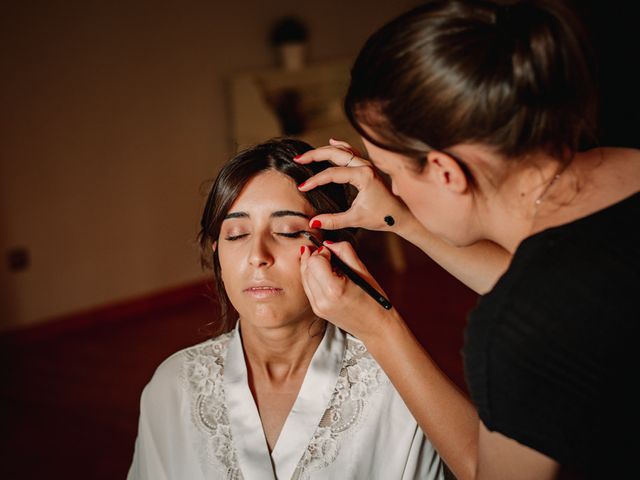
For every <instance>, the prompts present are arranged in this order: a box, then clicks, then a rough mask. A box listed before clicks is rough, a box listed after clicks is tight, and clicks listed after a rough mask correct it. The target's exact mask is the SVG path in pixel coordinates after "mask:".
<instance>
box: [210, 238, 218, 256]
mask: <svg viewBox="0 0 640 480" xmlns="http://www.w3.org/2000/svg"><path fill="white" fill-rule="evenodd" d="M217 248H218V241H217V240H216V241H215V242H213V243H212V244H211V250H213V253H216V249H217Z"/></svg>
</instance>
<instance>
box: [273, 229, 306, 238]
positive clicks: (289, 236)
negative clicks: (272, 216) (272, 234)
mask: <svg viewBox="0 0 640 480" xmlns="http://www.w3.org/2000/svg"><path fill="white" fill-rule="evenodd" d="M304 232H305V230H298V231H297V232H291V233H285V232H276V235H280V236H282V237H286V238H300V236H301V235H302V234H303V233H304Z"/></svg>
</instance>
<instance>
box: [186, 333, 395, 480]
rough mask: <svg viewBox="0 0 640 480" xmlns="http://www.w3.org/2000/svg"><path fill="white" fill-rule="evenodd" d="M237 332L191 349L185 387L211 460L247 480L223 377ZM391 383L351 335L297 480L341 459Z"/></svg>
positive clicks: (236, 477)
mask: <svg viewBox="0 0 640 480" xmlns="http://www.w3.org/2000/svg"><path fill="white" fill-rule="evenodd" d="M232 335H234V332H233V331H232V332H229V333H226V334H224V335H220V336H219V337H217V338H215V339H213V340H210V341H208V342H205V343H204V344H201V345H197V346H195V347H193V348H190V349H188V350H186V351H185V356H186V360H185V363H184V366H183V385H184V387H185V388H186V389H187V390H188V391H189V393H190V396H191V399H192V402H191V403H192V404H191V417H192V420H193V422H194V424H195V425H196V427H197V428H198V429H199V430H200V431H202V432H204V433H205V434H207V435H208V437H209V442H208V444H207V447H206V453H205V454H206V458H207V459H208V461H209V462H211V463H212V464H214V465H216V466H217V467H219V469H220V471H221V472H223V473H224V474H225V476H226V478H227V479H229V480H242V478H243V477H242V471H241V470H240V466H239V464H238V455H237V452H236V450H235V448H234V446H233V439H232V437H231V428H230V425H229V416H228V414H227V407H226V402H225V396H224V388H223V382H222V375H223V373H224V355H225V352H226V349H227V345H228V343H229V340H230V339H231V337H232ZM388 382H389V380H388V378H387V376H386V375H385V374H384V372H383V371H382V369H381V368H380V366H379V365H378V364H377V363H376V361H375V360H373V358H372V357H371V355H370V354H369V352H368V351H367V349H366V348H365V346H364V345H363V344H362V343H361V342H360V341H357V340H353V339H348V340H347V346H346V349H345V353H344V358H343V362H342V369H341V370H340V375H339V376H338V381H337V382H336V385H335V388H334V391H333V395H332V397H331V400H330V402H329V406H328V408H327V409H326V410H325V412H324V415H323V416H322V419H321V421H320V424H319V425H318V428H317V429H316V431H315V433H314V435H313V438H312V439H311V442H310V443H309V445H308V446H307V449H306V450H305V452H304V454H303V455H302V458H301V459H300V461H299V462H298V466H297V468H296V470H295V472H294V474H293V477H292V480H305V479H308V478H309V474H310V473H311V472H313V471H317V470H320V469H323V468H326V467H328V466H329V465H331V464H332V463H333V461H334V460H335V459H336V458H337V457H338V453H339V452H340V445H341V444H342V442H343V441H344V440H345V438H347V436H348V435H350V434H352V433H354V432H355V431H357V428H358V426H359V425H361V424H362V422H363V419H364V418H366V416H365V412H366V406H367V403H369V401H370V399H371V398H372V396H373V395H374V394H375V393H376V392H377V391H378V390H379V389H380V386H382V385H384V384H387V383H388Z"/></svg>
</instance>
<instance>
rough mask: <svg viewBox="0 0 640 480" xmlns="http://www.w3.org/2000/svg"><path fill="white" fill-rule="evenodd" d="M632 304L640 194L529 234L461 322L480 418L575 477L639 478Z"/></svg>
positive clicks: (638, 379)
mask: <svg viewBox="0 0 640 480" xmlns="http://www.w3.org/2000/svg"><path fill="white" fill-rule="evenodd" d="M639 306H640V193H636V194H635V195H633V196H631V197H629V198H627V199H625V200H623V201H621V202H619V203H617V204H614V205H612V206H610V207H608V208H606V209H604V210H601V211H599V212H596V213H594V214H592V215H589V216H587V217H584V218H582V219H578V220H576V221H574V222H571V223H569V224H566V225H561V226H558V227H554V228H551V229H548V230H545V231H542V232H540V233H537V234H535V235H533V236H531V237H529V238H527V239H526V240H524V241H523V242H522V243H521V245H520V246H519V247H518V249H517V250H516V252H515V255H514V257H513V260H512V263H511V266H510V267H509V270H508V271H507V272H506V273H505V274H504V276H503V277H502V278H501V279H500V280H499V281H498V283H497V284H496V286H495V287H494V288H493V290H492V291H491V292H490V293H489V294H487V295H485V296H484V297H483V298H482V299H481V300H480V302H479V304H478V306H477V307H476V309H475V310H474V311H473V312H472V313H471V317H470V320H469V325H468V327H467V330H466V332H465V346H464V350H463V353H464V364H465V374H466V377H467V384H468V386H469V391H470V393H471V397H472V399H473V401H474V403H475V405H476V407H477V409H478V411H479V414H480V419H481V420H482V422H483V423H484V424H485V425H486V426H487V428H488V429H489V430H491V431H497V432H500V433H502V434H503V435H506V436H507V437H510V438H512V439H514V440H517V441H518V442H519V443H521V444H524V445H527V446H529V447H531V448H533V449H535V450H537V451H539V452H542V453H544V454H545V455H547V456H549V457H551V458H553V459H555V460H557V461H558V462H559V463H560V464H562V465H567V466H572V467H573V468H574V469H576V470H577V471H581V472H582V473H581V476H586V477H590V478H591V477H592V478H632V477H633V478H640V477H638V475H640V474H638V471H640V467H639V466H638V465H639V463H638V456H640V450H639V449H638V448H637V447H639V446H640V427H639V426H638V413H637V412H638V409H640V397H639V395H638V394H637V393H633V392H634V390H636V391H637V390H638V389H640V375H639V370H638V363H639V362H638V358H639V356H640V342H639V339H638V336H637V332H638V324H639V323H640V313H639V310H638V307H639ZM632 467H633V469H631V468H632ZM614 472H615V473H617V472H627V473H628V472H635V474H633V475H632V476H621V477H617V476H615V473H614Z"/></svg>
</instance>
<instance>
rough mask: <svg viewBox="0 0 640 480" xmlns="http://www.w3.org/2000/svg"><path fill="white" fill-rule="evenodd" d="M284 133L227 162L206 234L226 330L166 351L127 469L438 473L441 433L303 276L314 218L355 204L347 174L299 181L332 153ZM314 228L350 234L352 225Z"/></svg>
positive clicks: (212, 196)
mask: <svg viewBox="0 0 640 480" xmlns="http://www.w3.org/2000/svg"><path fill="white" fill-rule="evenodd" d="M310 149H311V147H310V146H309V145H307V144H305V143H303V142H300V141H295V140H287V139H284V140H274V141H270V142H267V143H264V144H261V145H258V146H256V147H254V148H251V149H249V150H246V151H244V152H241V153H240V154H238V155H237V156H236V157H235V158H233V159H232V160H231V161H230V162H228V163H227V164H226V165H225V166H224V167H223V168H222V170H221V172H220V173H219V175H218V177H217V179H216V181H215V183H214V185H213V188H212V189H211V191H210V193H209V197H208V199H207V202H206V205H205V208H204V213H203V216H202V221H201V227H202V229H201V231H200V236H199V237H200V243H201V246H202V251H203V259H204V260H205V263H206V264H207V265H209V266H211V267H212V269H213V272H214V276H215V282H216V287H217V293H218V299H219V303H220V307H221V312H220V320H219V322H218V335H217V336H215V337H214V338H212V339H210V340H208V341H206V342H204V343H201V344H199V345H195V346H193V347H189V348H186V349H184V350H181V351H179V352H177V353H175V354H174V355H172V356H171V357H169V358H168V359H167V360H165V361H164V362H163V363H162V364H161V365H160V366H159V367H158V369H157V370H156V373H155V374H154V376H153V378H152V379H151V381H150V382H149V384H148V385H147V386H146V387H145V389H144V391H143V394H142V399H141V406H140V423H139V431H138V438H137V440H136V446H135V453H134V458H133V463H132V465H131V468H130V471H129V477H128V478H129V479H130V480H134V479H153V480H161V479H180V480H183V479H205V478H206V479H227V478H228V479H239V478H244V479H247V480H260V479H269V480H273V479H336V478H340V479H362V480H365V479H366V480H371V479H377V478H379V479H417V478H424V479H440V478H443V466H442V462H441V461H440V458H439V456H438V455H437V453H436V452H435V451H434V449H433V447H432V445H431V443H430V442H429V440H428V439H427V438H426V437H425V435H424V434H423V432H422V430H420V428H419V427H418V425H417V423H416V421H415V420H414V418H413V417H412V416H411V414H410V412H409V410H408V409H407V407H406V406H405V404H404V402H403V401H402V399H401V398H400V396H399V395H398V393H397V392H396V390H395V389H394V387H393V386H392V385H391V383H390V382H389V380H388V379H387V377H386V375H385V374H384V373H383V372H382V370H381V369H380V367H379V366H378V364H377V363H376V362H375V360H373V358H372V357H371V356H370V355H369V353H368V351H367V350H366V348H365V347H364V345H363V344H362V343H361V342H360V341H358V340H357V339H356V338H354V337H352V336H350V335H348V334H346V333H345V332H344V331H342V330H340V329H338V328H336V327H334V326H333V325H331V324H329V323H327V322H326V321H325V320H323V319H321V318H318V317H317V316H316V315H315V314H314V313H313V311H312V309H311V306H310V304H309V300H308V299H307V296H306V295H305V292H304V289H303V287H302V283H301V279H300V271H299V258H300V255H301V252H303V251H304V250H305V249H306V250H308V249H310V248H311V247H312V246H311V243H310V242H309V240H307V238H306V237H305V236H303V235H302V233H303V232H304V231H309V229H308V223H309V220H310V219H311V218H312V217H313V216H314V215H317V214H320V213H336V212H339V211H342V210H344V209H345V208H348V206H349V202H348V195H347V191H346V190H345V189H344V187H343V186H340V185H327V186H325V187H320V188H317V189H314V190H313V191H311V192H309V193H300V192H299V191H298V189H297V185H298V184H300V183H302V182H303V181H305V180H306V179H308V178H310V177H311V176H313V175H314V174H316V173H319V172H320V171H322V170H324V169H325V168H327V167H328V166H330V164H328V162H327V163H324V164H323V163H322V162H315V163H313V164H310V165H299V164H297V163H296V162H294V161H293V157H295V156H297V155H301V154H303V153H304V152H306V151H309V150H310ZM310 233H311V234H313V235H314V236H315V237H316V238H318V239H319V240H321V241H341V240H347V241H351V240H352V239H353V235H352V232H351V231H348V230H335V231H326V232H325V231H321V230H317V229H316V230H314V229H311V230H310Z"/></svg>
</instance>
